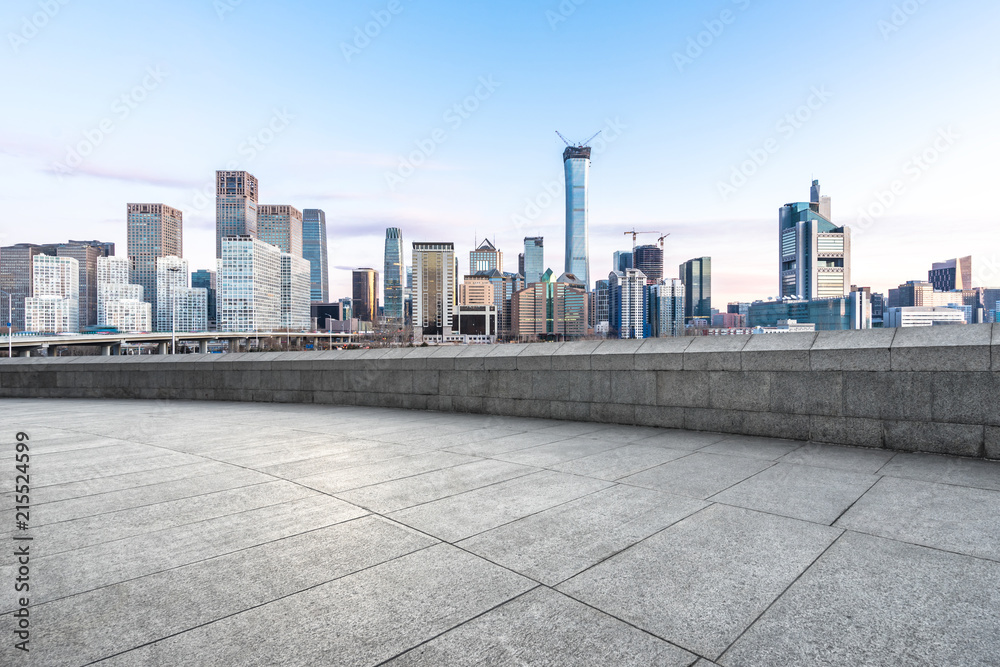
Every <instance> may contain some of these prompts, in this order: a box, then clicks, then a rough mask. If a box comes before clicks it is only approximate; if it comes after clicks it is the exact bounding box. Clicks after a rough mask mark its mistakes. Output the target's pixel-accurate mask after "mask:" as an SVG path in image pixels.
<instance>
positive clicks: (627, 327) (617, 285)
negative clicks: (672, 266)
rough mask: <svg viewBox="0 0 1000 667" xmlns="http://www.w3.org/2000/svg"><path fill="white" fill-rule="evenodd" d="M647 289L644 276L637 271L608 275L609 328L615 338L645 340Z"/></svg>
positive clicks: (629, 270) (628, 270) (626, 270)
mask: <svg viewBox="0 0 1000 667" xmlns="http://www.w3.org/2000/svg"><path fill="white" fill-rule="evenodd" d="M647 287H648V286H647V285H646V275H645V274H644V273H643V272H642V271H640V270H639V269H625V271H624V272H620V271H612V272H611V273H610V274H609V275H608V293H609V297H610V298H609V304H608V310H609V311H610V316H611V322H610V328H611V332H612V333H613V334H614V335H615V337H616V338H629V339H635V338H646V336H647V320H648V318H647V312H646V306H647V304H646V295H647V291H648V290H647Z"/></svg>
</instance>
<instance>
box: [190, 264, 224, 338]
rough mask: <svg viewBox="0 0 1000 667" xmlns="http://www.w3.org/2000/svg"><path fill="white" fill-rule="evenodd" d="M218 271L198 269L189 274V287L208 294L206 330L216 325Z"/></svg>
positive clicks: (212, 329) (210, 329) (213, 328)
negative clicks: (199, 289)
mask: <svg viewBox="0 0 1000 667" xmlns="http://www.w3.org/2000/svg"><path fill="white" fill-rule="evenodd" d="M218 275H219V274H218V272H217V271H210V270H208V269H199V270H198V271H195V272H194V273H192V274H191V287H198V288H201V289H203V290H205V292H206V294H207V295H208V330H209V331H214V330H215V329H216V327H217V326H218V312H217V308H218V301H217V297H218V284H217V279H218Z"/></svg>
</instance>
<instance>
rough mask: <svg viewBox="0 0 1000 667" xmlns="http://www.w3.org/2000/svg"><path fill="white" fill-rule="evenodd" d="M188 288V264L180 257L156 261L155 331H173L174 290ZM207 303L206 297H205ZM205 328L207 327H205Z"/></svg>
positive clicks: (175, 301)
mask: <svg viewBox="0 0 1000 667" xmlns="http://www.w3.org/2000/svg"><path fill="white" fill-rule="evenodd" d="M187 287H188V263H187V260H186V259H181V258H180V257H160V258H157V260H156V320H155V321H154V322H153V325H154V326H155V327H156V330H157V331H174V330H175V329H174V327H175V320H174V316H173V311H174V306H175V304H176V303H177V299H176V298H175V290H179V289H186V288H187ZM206 301H207V296H206ZM206 308H207V306H206ZM206 327H207V325H206Z"/></svg>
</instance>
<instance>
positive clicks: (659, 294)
mask: <svg viewBox="0 0 1000 667" xmlns="http://www.w3.org/2000/svg"><path fill="white" fill-rule="evenodd" d="M649 324H650V332H649V334H650V336H652V337H654V338H666V337H673V336H683V335H684V283H683V282H682V281H681V280H679V279H677V278H671V279H670V280H664V281H661V282H659V283H657V284H656V285H652V286H651V287H650V288H649Z"/></svg>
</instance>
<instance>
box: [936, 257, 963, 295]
mask: <svg viewBox="0 0 1000 667" xmlns="http://www.w3.org/2000/svg"><path fill="white" fill-rule="evenodd" d="M927 281H928V282H929V283H931V284H932V285H934V289H936V290H937V291H939V292H950V291H952V290H964V289H972V256H971V255H970V256H968V257H958V258H956V259H949V260H947V261H945V262H934V264H933V265H931V270H930V271H928V272H927Z"/></svg>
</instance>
